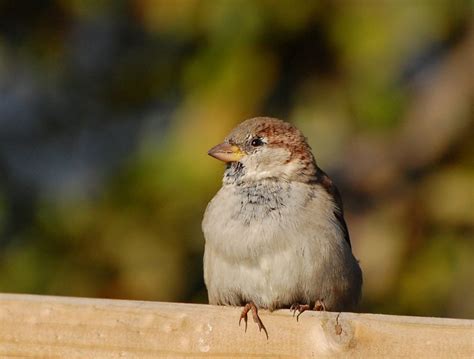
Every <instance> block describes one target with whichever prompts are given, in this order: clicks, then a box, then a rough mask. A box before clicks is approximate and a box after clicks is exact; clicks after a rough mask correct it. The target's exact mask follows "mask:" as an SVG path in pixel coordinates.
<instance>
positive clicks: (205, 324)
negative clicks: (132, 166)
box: [0, 294, 474, 358]
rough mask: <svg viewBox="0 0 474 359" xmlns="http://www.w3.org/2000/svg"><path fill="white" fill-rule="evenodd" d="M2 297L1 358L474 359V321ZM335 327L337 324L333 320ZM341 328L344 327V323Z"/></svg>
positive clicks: (99, 300)
mask: <svg viewBox="0 0 474 359" xmlns="http://www.w3.org/2000/svg"><path fill="white" fill-rule="evenodd" d="M239 316H240V309H239V308H229V307H216V306H209V305H197V304H181V303H160V302H140V301H124V300H107V299H87V298H67V297H51V296H34V295H16V294H0V357H1V358H18V357H28V358H156V357H182V356H192V357H199V356H215V357H218V356H232V357H242V358H244V357H245V358H247V357H325V356H329V357H337V358H339V357H340V358H371V357H405V358H456V357H457V358H469V357H471V358H472V357H474V321H473V320H462V319H442V318H422V317H404V316H388V315H378V314H354V313H341V314H340V315H339V316H338V315H337V313H315V312H307V313H304V314H303V315H302V316H301V317H300V321H299V322H296V320H295V319H294V318H292V316H291V314H290V313H289V311H288V310H279V311H275V312H273V313H268V312H266V311H261V317H262V320H263V321H264V323H265V325H266V326H267V329H268V334H269V340H267V339H266V338H265V335H264V334H263V333H259V332H258V330H257V327H256V325H255V324H254V323H253V322H252V320H251V318H249V327H248V331H247V333H245V332H244V329H243V327H240V328H239V326H238V319H239ZM336 321H337V323H336ZM337 324H339V325H337Z"/></svg>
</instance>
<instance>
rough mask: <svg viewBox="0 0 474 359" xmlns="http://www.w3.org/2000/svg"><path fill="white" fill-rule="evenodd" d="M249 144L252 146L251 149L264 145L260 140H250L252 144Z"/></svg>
mask: <svg viewBox="0 0 474 359" xmlns="http://www.w3.org/2000/svg"><path fill="white" fill-rule="evenodd" d="M250 144H251V145H252V146H253V147H258V146H262V145H263V144H264V142H263V141H262V139H261V138H258V137H257V138H254V139H253V140H252V142H250Z"/></svg>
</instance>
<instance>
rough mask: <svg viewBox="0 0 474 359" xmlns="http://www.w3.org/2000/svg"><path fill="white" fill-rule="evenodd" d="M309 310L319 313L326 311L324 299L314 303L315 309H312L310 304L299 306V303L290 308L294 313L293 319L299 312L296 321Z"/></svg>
mask: <svg viewBox="0 0 474 359" xmlns="http://www.w3.org/2000/svg"><path fill="white" fill-rule="evenodd" d="M307 310H315V311H317V312H321V311H326V305H325V304H324V300H323V299H318V300H316V302H315V303H314V307H313V308H312V309H311V306H310V305H309V304H299V303H294V304H292V305H291V307H290V311H292V312H293V317H294V316H295V314H296V313H297V312H298V315H297V316H296V321H298V319H299V318H300V315H301V314H303V312H305V311H307Z"/></svg>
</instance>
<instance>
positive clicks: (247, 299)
mask: <svg viewBox="0 0 474 359" xmlns="http://www.w3.org/2000/svg"><path fill="white" fill-rule="evenodd" d="M208 154H209V155H210V156H212V157H214V158H216V159H218V160H221V161H223V162H225V163H226V169H225V172H224V178H223V181H222V187H221V189H220V190H219V191H218V192H217V194H216V195H215V196H214V198H213V199H212V200H211V201H210V202H209V204H208V206H207V208H206V211H205V214H204V218H203V222H202V230H203V233H204V237H205V249H204V281H205V284H206V287H207V291H208V296H209V303H210V304H214V305H228V306H243V310H242V314H241V316H240V320H239V325H240V322H241V321H242V319H243V320H244V321H245V330H246V329H247V314H248V312H249V311H251V314H252V316H253V319H254V321H255V322H256V323H257V325H258V327H259V329H260V331H261V330H263V331H264V332H265V334H266V336H267V338H268V333H267V330H266V328H265V326H264V325H263V322H262V321H261V319H260V317H259V315H258V309H259V308H263V309H268V310H270V311H273V310H275V309H282V308H290V309H291V310H293V314H295V313H296V312H298V317H299V315H300V314H301V313H303V312H304V311H305V310H310V309H311V310H328V311H338V312H339V311H351V310H354V309H355V308H356V305H357V304H358V302H359V299H360V297H361V287H362V271H361V269H360V266H359V263H358V261H357V260H356V258H355V257H354V255H353V253H352V248H351V242H350V239H349V232H348V229H347V225H346V222H345V220H344V213H343V207H342V201H341V197H340V194H339V192H338V190H337V188H336V186H335V185H334V184H333V182H332V181H331V179H330V178H329V177H328V175H326V173H324V172H323V171H322V170H321V169H320V168H319V167H318V166H317V164H316V161H315V159H314V156H313V154H312V152H311V148H310V146H309V145H308V143H307V141H306V138H305V137H304V136H303V134H302V133H301V132H300V131H299V130H298V129H297V128H296V127H294V126H293V125H291V124H290V123H288V122H284V121H281V120H278V119H275V118H269V117H256V118H252V119H249V120H246V121H244V122H242V123H241V124H240V125H238V126H237V127H236V128H234V129H233V130H232V131H231V132H230V134H229V135H228V136H227V137H226V138H225V140H224V142H223V143H221V144H219V145H217V146H215V147H213V148H211V149H210V150H209V152H208ZM298 317H297V319H298Z"/></svg>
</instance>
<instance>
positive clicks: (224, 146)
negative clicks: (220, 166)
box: [207, 142, 245, 162]
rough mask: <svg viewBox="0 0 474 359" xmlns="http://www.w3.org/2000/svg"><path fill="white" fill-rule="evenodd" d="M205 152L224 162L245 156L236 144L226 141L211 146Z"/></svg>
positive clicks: (234, 160) (235, 160) (237, 159)
mask: <svg viewBox="0 0 474 359" xmlns="http://www.w3.org/2000/svg"><path fill="white" fill-rule="evenodd" d="M207 154H208V155H209V156H212V157H214V158H217V159H218V160H221V161H224V162H237V161H239V160H240V159H241V158H242V157H244V156H245V153H244V152H243V151H242V150H241V149H240V148H239V147H238V146H235V145H231V144H230V143H227V142H224V143H221V144H219V145H217V146H214V147H212V148H211V149H210V150H209V151H208V152H207Z"/></svg>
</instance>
